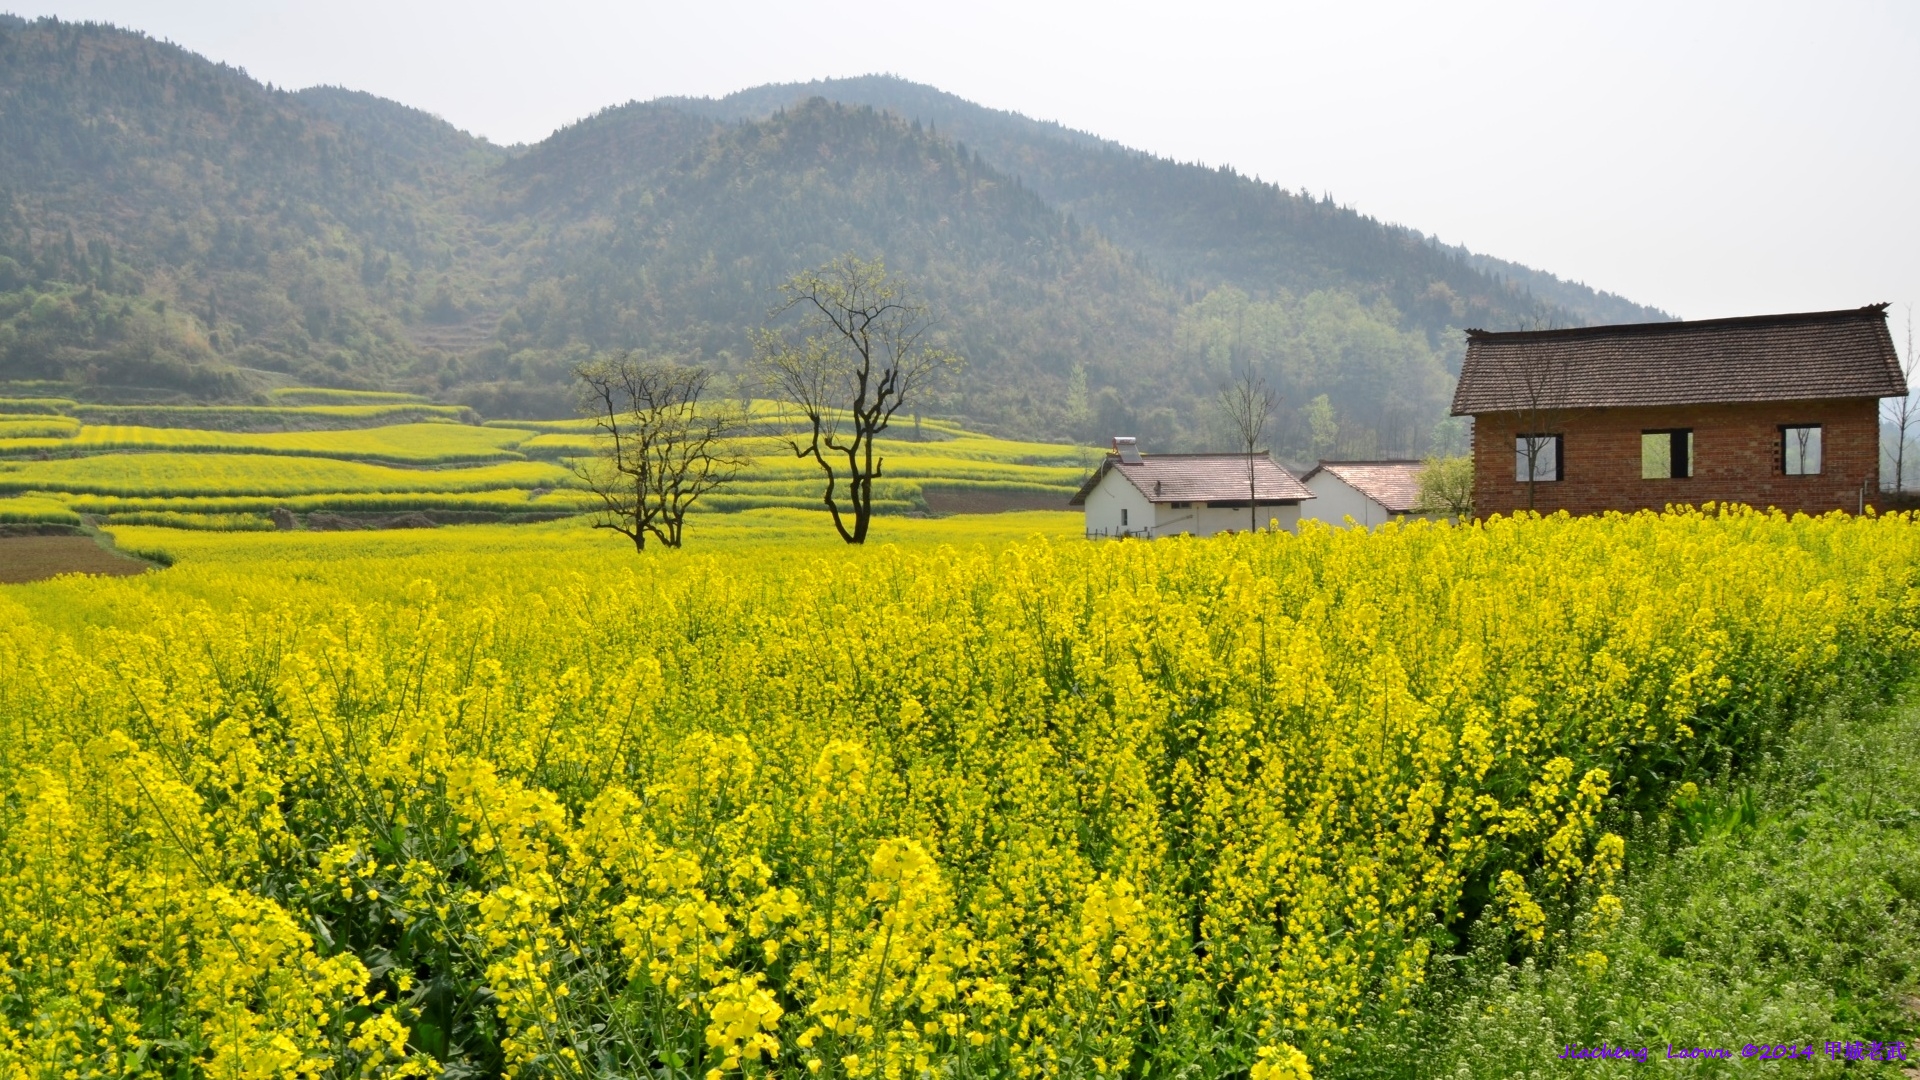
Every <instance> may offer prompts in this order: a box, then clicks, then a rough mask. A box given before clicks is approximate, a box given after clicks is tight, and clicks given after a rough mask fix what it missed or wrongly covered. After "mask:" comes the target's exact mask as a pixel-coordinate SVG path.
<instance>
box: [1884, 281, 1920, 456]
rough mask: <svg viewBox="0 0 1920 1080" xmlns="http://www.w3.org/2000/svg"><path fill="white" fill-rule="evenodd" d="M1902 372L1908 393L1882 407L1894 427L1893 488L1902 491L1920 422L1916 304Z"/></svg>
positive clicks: (1909, 310)
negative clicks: (1916, 396)
mask: <svg viewBox="0 0 1920 1080" xmlns="http://www.w3.org/2000/svg"><path fill="white" fill-rule="evenodd" d="M1900 374H1901V376H1902V377H1903V378H1904V379H1905V380H1906V383H1907V393H1906V396H1904V397H1898V398H1894V399H1893V400H1891V401H1889V402H1888V403H1887V404H1886V405H1885V406H1884V407H1883V410H1882V412H1883V416H1884V419H1885V422H1886V423H1887V424H1888V425H1889V426H1891V427H1892V428H1893V447H1892V448H1891V451H1890V452H1889V454H1888V456H1889V457H1890V458H1892V459H1893V490H1894V491H1895V492H1896V493H1897V492H1902V491H1905V490H1906V489H1907V472H1906V467H1907V443H1908V441H1909V440H1910V438H1911V432H1912V431H1913V429H1914V426H1915V425H1916V424H1920V402H1915V401H1914V399H1913V392H1914V390H1915V389H1916V388H1917V387H1916V385H1915V383H1916V379H1915V377H1916V375H1920V361H1916V359H1915V357H1914V354H1913V305H1912V304H1908V305H1907V355H1906V356H1905V357H1903V358H1902V359H1901V361H1900Z"/></svg>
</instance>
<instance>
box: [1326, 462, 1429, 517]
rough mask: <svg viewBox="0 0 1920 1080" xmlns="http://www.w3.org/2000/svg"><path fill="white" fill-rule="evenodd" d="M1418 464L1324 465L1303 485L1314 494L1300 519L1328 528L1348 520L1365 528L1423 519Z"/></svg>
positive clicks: (1362, 463)
mask: <svg viewBox="0 0 1920 1080" xmlns="http://www.w3.org/2000/svg"><path fill="white" fill-rule="evenodd" d="M1420 467H1421V463H1420V462H1418V461H1323V462H1321V463H1320V464H1318V465H1315V466H1314V467H1313V468H1311V469H1308V470H1307V473H1306V475H1305V476H1302V477H1301V478H1300V482H1301V483H1302V484H1305V485H1306V487H1307V490H1309V491H1311V492H1313V495H1314V499H1313V505H1312V508H1311V509H1310V510H1306V511H1303V512H1302V514H1301V516H1302V517H1305V518H1308V519H1310V520H1315V521H1324V522H1326V523H1327V524H1329V525H1345V524H1346V522H1347V519H1348V518H1352V519H1353V521H1354V523H1355V524H1357V525H1362V526H1373V525H1379V524H1382V523H1384V522H1388V521H1395V520H1398V519H1400V518H1406V517H1420V516H1423V515H1420V514H1418V513H1416V512H1415V507H1417V506H1419V505H1420Z"/></svg>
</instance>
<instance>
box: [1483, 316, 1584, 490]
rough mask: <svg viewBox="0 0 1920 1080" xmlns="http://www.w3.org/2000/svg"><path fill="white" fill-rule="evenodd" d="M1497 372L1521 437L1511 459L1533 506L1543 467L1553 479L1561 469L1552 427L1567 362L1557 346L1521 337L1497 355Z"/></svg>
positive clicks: (1536, 326)
mask: <svg viewBox="0 0 1920 1080" xmlns="http://www.w3.org/2000/svg"><path fill="white" fill-rule="evenodd" d="M1524 329H1527V330H1530V331H1548V330H1556V329H1559V328H1558V327H1557V326H1555V325H1553V324H1552V323H1546V322H1542V321H1541V320H1540V319H1538V318H1535V319H1534V320H1532V325H1530V326H1527V327H1525V328H1524ZM1496 371H1497V374H1498V376H1499V378H1500V379H1501V380H1502V381H1503V382H1504V383H1505V388H1506V391H1507V400H1509V401H1513V402H1516V403H1517V407H1516V408H1515V409H1514V410H1513V411H1514V414H1515V419H1516V420H1517V421H1518V422H1519V424H1520V431H1518V432H1516V433H1515V434H1516V436H1517V438H1518V439H1520V440H1523V441H1520V442H1518V443H1517V445H1516V446H1515V447H1514V452H1515V453H1516V454H1517V455H1518V456H1517V457H1516V459H1515V463H1516V464H1519V463H1520V462H1525V465H1526V476H1525V477H1524V479H1525V481H1526V484H1527V509H1529V510H1532V509H1533V508H1534V506H1535V497H1534V494H1535V492H1534V489H1535V486H1536V485H1537V484H1538V483H1539V481H1540V480H1541V478H1542V474H1543V473H1544V472H1545V471H1546V468H1547V466H1548V465H1549V464H1551V465H1552V467H1553V471H1554V473H1555V478H1557V477H1558V475H1559V473H1560V471H1561V470H1562V469H1564V467H1565V465H1564V463H1563V462H1561V461H1560V455H1561V453H1562V452H1563V451H1564V447H1563V446H1562V445H1561V441H1560V439H1559V438H1558V436H1557V433H1556V432H1555V430H1554V429H1556V428H1558V427H1560V426H1561V423H1562V420H1563V417H1564V412H1565V408H1566V402H1567V390H1568V386H1567V365H1566V360H1565V358H1564V356H1563V355H1562V354H1561V353H1560V351H1559V350H1557V349H1554V348H1552V347H1550V346H1546V345H1543V344H1542V343H1540V342H1538V341H1522V342H1517V343H1515V344H1514V346H1513V349H1512V351H1511V352H1510V353H1508V354H1507V355H1506V356H1504V357H1501V358H1500V360H1499V362H1498V364H1497V365H1496Z"/></svg>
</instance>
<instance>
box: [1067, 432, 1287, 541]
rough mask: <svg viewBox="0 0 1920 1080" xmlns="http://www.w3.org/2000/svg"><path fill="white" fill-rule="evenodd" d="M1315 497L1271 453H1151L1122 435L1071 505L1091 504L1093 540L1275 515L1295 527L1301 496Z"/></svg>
mask: <svg viewBox="0 0 1920 1080" xmlns="http://www.w3.org/2000/svg"><path fill="white" fill-rule="evenodd" d="M1311 498H1313V493H1312V492H1310V491H1308V490H1307V489H1306V488H1305V487H1302V486H1301V484H1300V481H1298V480H1295V479H1294V478H1293V474H1292V473H1290V472H1288V471H1287V470H1285V469H1283V468H1281V467H1280V464H1279V463H1278V462H1276V461H1274V460H1273V458H1271V457H1269V456H1267V455H1266V454H1252V455H1248V454H1151V455H1149V454H1142V453H1140V449H1139V447H1138V446H1137V445H1135V443H1134V440H1133V439H1132V438H1130V437H1126V436H1121V437H1117V438H1115V439H1114V440H1113V452H1112V453H1110V454H1108V455H1107V458H1106V460H1105V461H1103V462H1101V463H1100V469H1099V471H1097V472H1095V473H1094V474H1093V476H1092V477H1090V478H1089V479H1088V480H1087V482H1086V483H1085V484H1084V485H1082V486H1081V488H1080V491H1079V493H1078V494H1076V495H1075V496H1074V497H1073V501H1072V502H1070V503H1069V504H1068V505H1070V506H1084V507H1085V508H1086V511H1087V537H1088V538H1089V539H1096V538H1101V537H1122V536H1134V537H1141V538H1145V539H1150V538H1152V537H1156V536H1172V535H1175V534H1178V533H1192V534H1193V535H1195V536H1212V535H1213V534H1214V533H1218V532H1230V531H1234V530H1240V529H1247V528H1250V527H1253V526H1255V525H1258V527H1259V528H1262V529H1264V528H1266V527H1267V526H1268V524H1269V523H1271V522H1275V521H1277V522H1279V524H1280V525H1281V527H1283V528H1288V529H1291V528H1293V527H1294V526H1295V525H1296V524H1297V523H1298V522H1299V520H1300V503H1301V501H1302V500H1304V499H1311Z"/></svg>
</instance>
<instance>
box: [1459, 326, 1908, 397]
mask: <svg viewBox="0 0 1920 1080" xmlns="http://www.w3.org/2000/svg"><path fill="white" fill-rule="evenodd" d="M1906 392H1907V383H1906V380H1905V379H1904V378H1902V377H1901V374H1900V358H1899V355H1898V354H1897V353H1895V352H1894V348H1893V337H1892V336H1891V335H1890V334H1888V333H1887V305H1885V304H1875V305H1873V306H1870V307H1863V308H1853V309H1850V310H1847V311H1815V312H1807V313H1805V314H1798V315H1759V316H1750V317H1747V318H1740V319H1703V320H1700V321H1698V322H1665V323H1640V324H1633V325H1626V326H1588V327H1581V328H1578V329H1573V330H1536V331H1524V332H1519V333H1506V334H1493V333H1488V332H1487V331H1484V330H1469V331H1467V356H1466V360H1465V361H1464V362H1463V363H1462V364H1461V367H1460V384H1459V386H1458V387H1457V388H1455V390H1454V392H1453V414H1454V415H1455V416H1462V415H1469V414H1474V413H1487V412H1508V411H1527V410H1533V409H1542V408H1553V409H1580V408H1599V407H1613V406H1622V405H1704V404H1714V403H1721V402H1741V401H1810V400H1820V399H1827V398H1860V397H1899V396H1901V395H1903V394H1905V393H1906Z"/></svg>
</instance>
